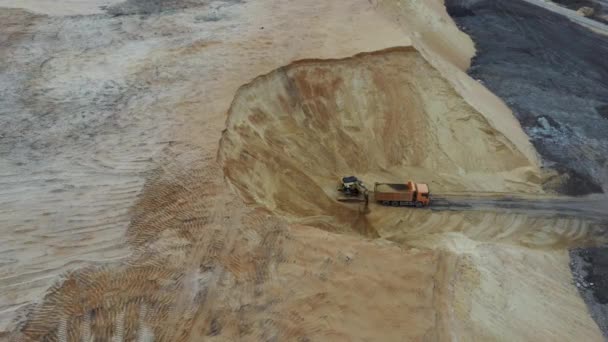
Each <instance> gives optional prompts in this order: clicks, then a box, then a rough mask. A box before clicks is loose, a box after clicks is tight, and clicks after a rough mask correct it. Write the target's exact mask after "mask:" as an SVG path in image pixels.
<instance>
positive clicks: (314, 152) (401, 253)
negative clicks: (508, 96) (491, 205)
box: [0, 0, 608, 341]
mask: <svg viewBox="0 0 608 342" xmlns="http://www.w3.org/2000/svg"><path fill="white" fill-rule="evenodd" d="M0 6H2V7H3V8H0V44H1V48H0V55H1V61H2V62H0V92H1V94H2V99H1V100H0V101H1V106H0V117H1V118H2V121H3V123H2V126H1V127H0V158H1V159H0V160H1V161H2V166H1V168H0V172H1V175H2V177H1V178H0V183H1V184H0V185H1V186H0V229H1V232H2V236H3V237H4V238H3V239H2V241H0V339H2V340H9V341H108V340H112V341H132V340H137V341H202V340H204V341H319V340H323V341H364V340H365V341H420V340H425V341H435V340H441V341H445V340H454V341H456V340H459V341H472V340H479V341H493V340H496V341H528V340H529V341H572V340H581V341H601V340H603V335H602V330H601V329H600V326H602V325H601V324H600V323H599V321H598V319H600V320H601V317H599V318H598V317H597V316H595V315H594V316H593V317H592V315H591V314H590V311H589V307H588V305H586V302H585V300H584V299H583V297H582V296H581V295H580V294H579V290H578V289H577V284H578V281H577V280H575V277H573V274H572V272H571V269H570V261H571V259H570V256H569V250H570V249H572V248H578V247H581V248H587V247H596V246H601V245H603V244H605V243H606V242H607V241H606V240H607V236H608V235H606V234H605V233H604V230H605V226H604V225H602V224H601V223H598V222H595V221H591V220H586V219H582V218H579V217H576V216H568V215H561V216H560V215H533V214H529V213H525V212H523V213H522V212H508V211H507V212H505V211H501V212H496V211H486V210H473V211H459V210H446V211H436V210H428V209H408V208H390V207H382V206H378V205H376V204H371V205H370V207H369V208H368V210H361V207H360V206H359V205H352V204H344V203H339V202H337V201H335V199H334V197H335V188H336V186H337V181H338V180H339V178H340V177H341V176H344V175H347V174H355V175H357V176H359V177H361V178H362V179H364V180H366V181H368V182H373V181H392V182H398V181H405V180H407V179H410V178H411V179H414V180H417V181H420V182H426V183H428V184H429V185H430V187H431V190H432V191H434V192H437V193H442V192H443V193H485V194H488V193H489V194H505V193H508V194H517V195H519V196H527V197H529V198H534V197H535V196H537V197H538V196H540V197H542V196H544V197H551V196H556V193H555V191H554V189H558V188H559V184H562V183H563V182H567V181H568V179H567V177H568V176H567V175H566V176H564V175H562V174H560V173H559V169H558V168H551V167H547V165H546V163H544V162H543V159H542V156H541V155H539V153H538V152H537V151H536V149H535V148H534V146H533V145H532V143H531V142H530V137H529V136H528V134H527V132H526V131H524V129H522V126H521V124H520V122H519V121H518V120H517V118H516V116H515V115H514V114H513V113H512V112H511V109H510V108H509V106H507V105H506V104H505V102H503V100H501V99H500V98H499V97H497V96H496V95H494V94H493V93H492V92H490V91H489V90H488V89H487V88H486V87H485V86H484V84H483V82H479V81H478V80H476V79H473V78H471V77H469V76H468V75H467V70H468V69H469V67H470V66H471V59H472V58H473V56H474V55H475V54H476V50H475V44H474V43H473V41H472V40H471V38H470V37H469V36H468V35H466V34H465V33H463V32H462V31H461V30H460V29H459V28H458V27H457V25H456V23H455V22H454V21H453V20H452V18H451V17H450V16H449V15H448V11H447V10H446V8H445V6H444V3H443V1H441V0H429V1H398V0H384V1H376V0H373V1H367V0H366V1H359V0H356V1H350V2H345V1H335V0H330V1H316V0H299V1H279V0H263V1H238V0H224V1H198V0H190V1H185V0H184V1H178V0H171V1H144V0H128V1H126V2H117V1H95V0H91V1H84V0H79V1H67V0H65V1H64V0H61V1H54V2H49V1H44V0H29V1H23V2H22V1H5V0H0ZM579 285H580V284H579ZM594 318H595V320H594ZM598 324H599V325H598Z"/></svg>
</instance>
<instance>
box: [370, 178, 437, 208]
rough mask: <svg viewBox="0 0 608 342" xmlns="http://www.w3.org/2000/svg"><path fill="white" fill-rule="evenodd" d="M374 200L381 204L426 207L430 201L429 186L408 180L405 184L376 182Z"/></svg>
mask: <svg viewBox="0 0 608 342" xmlns="http://www.w3.org/2000/svg"><path fill="white" fill-rule="evenodd" d="M374 200H375V201H376V202H377V203H379V204H382V205H390V206H394V207H401V206H415V207H418V208H421V207H426V206H428V205H429V204H430V203H431V194H430V193H429V186H428V185H426V184H421V183H414V182H412V181H408V182H407V183H405V184H391V183H376V184H375V186H374Z"/></svg>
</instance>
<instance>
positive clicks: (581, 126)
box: [446, 0, 608, 195]
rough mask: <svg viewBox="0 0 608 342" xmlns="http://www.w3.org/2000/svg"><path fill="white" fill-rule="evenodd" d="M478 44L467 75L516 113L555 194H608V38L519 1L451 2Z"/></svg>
mask: <svg viewBox="0 0 608 342" xmlns="http://www.w3.org/2000/svg"><path fill="white" fill-rule="evenodd" d="M446 5H447V7H448V11H449V12H450V14H451V15H452V17H453V18H454V19H455V21H456V22H457V24H458V25H459V26H460V27H461V29H462V30H463V31H465V32H466V33H467V34H469V35H470V36H471V37H472V39H473V40H474V41H475V44H476V48H477V51H478V53H477V56H476V57H475V58H474V60H473V63H472V66H471V68H470V70H469V74H470V75H471V76H472V77H473V78H475V79H479V80H481V81H482V82H483V83H484V84H485V85H486V86H487V87H488V88H489V89H490V90H492V91H493V92H494V93H495V94H497V95H498V96H500V97H501V98H502V99H503V100H505V102H506V103H507V104H508V105H509V106H510V107H511V109H512V110H513V112H514V113H515V116H516V117H517V119H519V121H520V122H521V124H522V126H523V128H524V130H525V131H526V133H527V134H528V135H529V137H530V139H531V141H532V143H533V144H534V146H535V147H536V149H537V150H538V152H539V153H540V154H541V156H542V158H543V161H544V163H545V165H546V166H547V167H550V168H554V169H556V170H557V171H559V172H560V173H562V174H563V175H565V176H564V182H562V183H561V186H560V187H558V188H557V189H555V190H557V191H559V192H561V193H565V194H568V195H586V194H589V193H597V192H605V191H606V190H608V163H607V157H608V119H606V107H607V106H608V57H607V56H608V36H603V35H600V34H596V33H594V32H592V31H590V30H588V29H586V28H583V27H581V26H579V25H578V24H575V23H573V22H571V21H570V20H568V19H567V18H565V17H563V16H561V15H558V14H554V13H552V12H550V11H548V10H546V9H543V8H540V7H537V6H534V5H531V4H528V3H526V2H523V1H520V0H479V1H477V0H476V1H473V0H447V1H446Z"/></svg>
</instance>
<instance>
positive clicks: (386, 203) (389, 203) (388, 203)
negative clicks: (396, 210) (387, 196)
mask: <svg viewBox="0 0 608 342" xmlns="http://www.w3.org/2000/svg"><path fill="white" fill-rule="evenodd" d="M382 205H391V202H389V201H382Z"/></svg>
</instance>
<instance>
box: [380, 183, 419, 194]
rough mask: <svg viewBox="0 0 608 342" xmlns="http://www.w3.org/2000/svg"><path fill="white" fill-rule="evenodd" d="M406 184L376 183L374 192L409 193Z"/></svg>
mask: <svg viewBox="0 0 608 342" xmlns="http://www.w3.org/2000/svg"><path fill="white" fill-rule="evenodd" d="M409 191H412V189H410V188H408V186H407V184H391V183H376V187H375V188H374V192H409Z"/></svg>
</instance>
